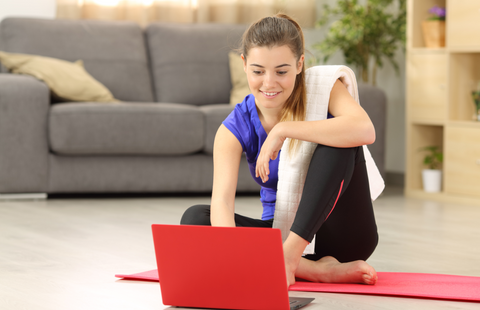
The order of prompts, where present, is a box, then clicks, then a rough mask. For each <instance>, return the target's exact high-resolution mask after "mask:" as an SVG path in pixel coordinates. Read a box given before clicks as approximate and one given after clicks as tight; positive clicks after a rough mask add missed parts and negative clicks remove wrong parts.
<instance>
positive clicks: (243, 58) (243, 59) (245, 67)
mask: <svg viewBox="0 0 480 310" xmlns="http://www.w3.org/2000/svg"><path fill="white" fill-rule="evenodd" d="M240 56H241V57H242V61H243V71H245V73H247V61H246V60H245V57H244V56H243V54H241V55H240Z"/></svg>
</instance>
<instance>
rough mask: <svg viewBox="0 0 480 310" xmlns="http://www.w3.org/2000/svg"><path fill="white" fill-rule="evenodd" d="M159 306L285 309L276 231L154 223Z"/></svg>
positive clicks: (292, 304)
mask: <svg viewBox="0 0 480 310" xmlns="http://www.w3.org/2000/svg"><path fill="white" fill-rule="evenodd" d="M152 231H153V241H154V244H155V254H156V258H157V266H158V278H159V282H160V287H161V291H162V298H163V303H164V304H165V305H171V306H177V307H194V308H220V309H243V310H247V309H256V310H267V309H272V310H283V309H285V310H288V309H298V308H300V307H302V306H304V305H306V304H308V303H310V302H311V301H312V300H313V299H314V298H293V297H292V298H290V299H289V297H288V288H287V280H286V275H285V265H284V264H285V263H284V259H283V248H282V238H281V234H280V230H278V229H270V228H245V227H235V228H231V227H210V226H187V225H157V224H154V225H152Z"/></svg>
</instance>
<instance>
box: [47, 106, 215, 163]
mask: <svg viewBox="0 0 480 310" xmlns="http://www.w3.org/2000/svg"><path fill="white" fill-rule="evenodd" d="M204 127H205V121H204V115H203V113H202V112H201V111H200V110H199V109H198V108H197V107H192V106H188V105H183V104H169V103H124V102H122V103H118V104H113V105H112V104H99V103H63V104H57V105H53V106H52V108H51V111H50V119H49V139H50V148H51V150H52V151H53V152H55V153H57V154H71V155H95V154H97V155H98V154H101V155H107V154H108V155H128V154H133V155H184V154H191V153H195V152H198V151H201V150H202V148H203V144H204V137H203V135H204Z"/></svg>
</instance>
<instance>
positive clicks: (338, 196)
mask: <svg viewBox="0 0 480 310" xmlns="http://www.w3.org/2000/svg"><path fill="white" fill-rule="evenodd" d="M343 181H345V180H342V184H340V191H339V192H338V195H337V199H336V200H335V204H334V205H333V208H332V210H330V213H328V215H327V218H326V219H325V221H326V220H327V219H328V217H329V216H330V214H332V211H333V209H335V206H336V205H337V201H338V198H340V194H341V193H342V188H343Z"/></svg>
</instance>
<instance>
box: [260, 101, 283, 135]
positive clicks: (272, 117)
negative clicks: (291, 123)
mask: <svg viewBox="0 0 480 310" xmlns="http://www.w3.org/2000/svg"><path fill="white" fill-rule="evenodd" d="M255 105H256V107H257V114H258V118H259V119H260V122H261V123H262V126H263V129H264V130H265V132H266V133H267V134H269V133H270V130H272V128H273V127H275V125H277V124H278V123H279V122H280V112H281V109H280V108H277V109H266V108H263V107H261V106H260V105H259V104H255Z"/></svg>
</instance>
